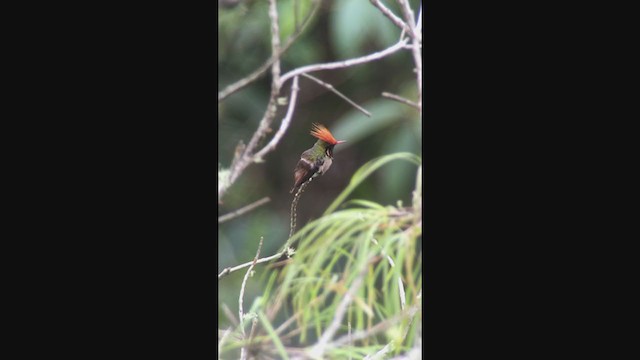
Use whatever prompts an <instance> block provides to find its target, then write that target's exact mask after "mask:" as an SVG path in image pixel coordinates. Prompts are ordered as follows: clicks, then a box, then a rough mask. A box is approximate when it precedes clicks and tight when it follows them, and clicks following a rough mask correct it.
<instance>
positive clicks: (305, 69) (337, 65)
mask: <svg viewBox="0 0 640 360" xmlns="http://www.w3.org/2000/svg"><path fill="white" fill-rule="evenodd" d="M406 44H407V39H403V40H401V41H398V42H397V43H396V44H394V45H392V46H390V47H388V48H386V49H384V50H381V51H378V52H375V53H372V54H369V55H365V56H361V57H357V58H353V59H348V60H343V61H335V62H331V63H325V64H313V65H307V66H302V67H299V68H297V69H294V70H291V71H289V72H287V73H286V74H284V75H282V77H281V78H280V83H281V84H284V83H285V82H286V81H287V80H289V79H291V78H292V77H294V76H296V75H301V74H303V73H310V72H314V71H321V70H333V69H341V68H345V67H350V66H354V65H360V64H364V63H368V62H371V61H375V60H380V59H382V58H384V57H386V56H388V55H391V54H393V53H395V52H396V51H398V50H401V49H403V48H404V46H405V45H406Z"/></svg>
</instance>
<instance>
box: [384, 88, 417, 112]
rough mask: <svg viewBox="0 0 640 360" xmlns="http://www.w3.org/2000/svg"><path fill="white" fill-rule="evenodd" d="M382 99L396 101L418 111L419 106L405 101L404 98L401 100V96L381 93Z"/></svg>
mask: <svg viewBox="0 0 640 360" xmlns="http://www.w3.org/2000/svg"><path fill="white" fill-rule="evenodd" d="M382 97H385V98H387V99H392V100H396V101H398V102H401V103H403V104H406V105H409V106H413V107H414V108H416V109H418V110H420V105H418V104H416V103H415V102H413V101H411V100H407V99H405V98H403V97H402V96H398V95H395V94H392V93H389V92H386V91H385V92H383V93H382Z"/></svg>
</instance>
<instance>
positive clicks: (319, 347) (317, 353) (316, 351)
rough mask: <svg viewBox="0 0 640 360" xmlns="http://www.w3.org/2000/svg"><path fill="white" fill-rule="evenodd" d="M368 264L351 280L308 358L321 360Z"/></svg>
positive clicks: (358, 286) (357, 288) (361, 280)
mask: <svg viewBox="0 0 640 360" xmlns="http://www.w3.org/2000/svg"><path fill="white" fill-rule="evenodd" d="M370 263H371V261H367V263H366V264H365V266H364V267H363V269H362V270H360V273H359V274H358V275H357V277H356V279H355V280H353V283H351V285H350V286H349V290H347V292H346V293H345V294H344V298H342V301H340V304H338V307H337V308H336V312H335V315H334V316H333V320H332V321H331V324H330V325H329V326H328V327H327V328H326V329H325V331H324V332H323V333H322V336H321V337H320V339H319V340H318V342H317V343H316V344H315V345H314V346H313V347H312V348H311V350H310V351H309V356H310V357H312V358H314V359H321V358H322V355H323V354H324V352H325V351H326V348H327V344H328V343H329V341H330V340H331V339H332V338H333V335H335V333H336V331H338V328H339V327H340V323H341V322H342V319H343V318H344V315H345V313H346V312H347V309H348V308H349V305H350V304H351V302H352V301H353V299H354V297H355V293H356V292H357V291H358V290H359V289H360V286H361V285H362V282H363V280H364V276H365V274H366V273H367V270H368V269H369V264H370ZM348 339H351V336H350V335H349V336H348Z"/></svg>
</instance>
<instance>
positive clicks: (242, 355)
mask: <svg viewBox="0 0 640 360" xmlns="http://www.w3.org/2000/svg"><path fill="white" fill-rule="evenodd" d="M263 241H264V237H262V236H260V243H259V244H258V251H257V252H256V257H255V258H254V259H253V263H252V264H251V266H250V267H249V269H248V270H247V273H246V274H245V275H244V279H243V280H242V286H241V287H240V296H238V319H240V330H241V332H242V339H243V340H244V339H246V338H247V334H246V332H245V331H244V310H243V307H242V306H243V305H242V303H243V302H244V289H245V288H246V286H247V280H248V279H249V275H250V274H251V271H253V268H254V267H255V266H256V262H257V261H258V258H259V257H260V250H261V249H262V242H263ZM246 358H247V347H246V346H243V347H242V349H241V350H240V359H241V360H245V359H246Z"/></svg>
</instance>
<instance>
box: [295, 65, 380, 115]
mask: <svg viewBox="0 0 640 360" xmlns="http://www.w3.org/2000/svg"><path fill="white" fill-rule="evenodd" d="M302 76H304V77H306V78H308V79H311V80H313V81H315V82H317V83H318V84H320V85H322V86H324V87H326V88H327V89H329V90H330V91H332V92H333V93H335V94H336V95H338V96H340V97H341V98H343V99H344V100H345V101H346V102H348V103H349V104H351V105H353V107H355V108H356V109H358V110H360V111H361V112H362V113H363V114H365V115H367V116H368V117H371V113H370V112H368V111H367V110H365V109H364V108H363V107H362V106H360V105H358V104H356V103H355V102H354V101H352V100H351V99H349V98H348V97H347V96H346V95H344V94H343V93H341V92H340V91H338V89H336V88H334V87H333V85H331V84H328V83H326V82H324V81H322V80H320V79H318V78H316V77H313V76H311V75H309V74H302ZM294 81H295V78H294Z"/></svg>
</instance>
